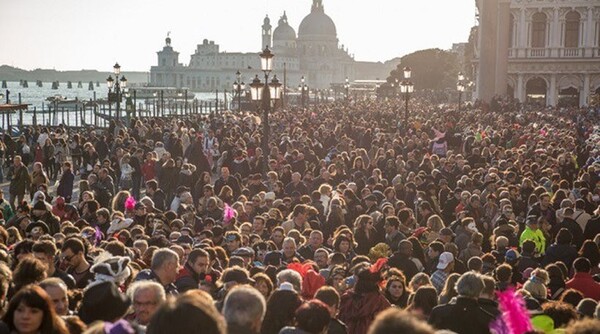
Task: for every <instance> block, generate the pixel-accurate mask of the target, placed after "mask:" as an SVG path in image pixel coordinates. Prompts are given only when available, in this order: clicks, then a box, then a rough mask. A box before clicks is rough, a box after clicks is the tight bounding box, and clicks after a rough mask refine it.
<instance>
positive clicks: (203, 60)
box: [150, 0, 356, 91]
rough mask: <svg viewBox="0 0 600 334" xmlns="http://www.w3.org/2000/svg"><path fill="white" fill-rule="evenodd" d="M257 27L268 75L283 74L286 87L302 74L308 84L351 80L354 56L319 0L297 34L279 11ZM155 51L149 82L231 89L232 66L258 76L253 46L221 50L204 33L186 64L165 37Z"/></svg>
mask: <svg viewBox="0 0 600 334" xmlns="http://www.w3.org/2000/svg"><path fill="white" fill-rule="evenodd" d="M261 28H262V29H261V46H260V48H257V50H262V49H264V48H265V46H269V48H271V50H272V52H273V53H274V54H275V58H274V59H273V60H274V64H273V69H274V70H273V73H272V75H277V77H278V79H279V80H280V81H281V82H284V79H285V84H286V86H287V87H289V88H292V87H296V86H297V85H298V84H299V83H300V79H301V77H303V76H304V77H305V82H306V84H307V85H308V86H309V87H310V88H311V89H326V88H327V89H328V88H330V87H331V85H332V84H336V83H337V84H341V83H343V82H344V81H345V79H346V78H349V79H350V80H354V78H355V64H356V62H355V61H354V58H353V56H351V55H350V54H349V53H348V50H347V49H345V48H344V46H343V45H340V44H339V41H338V38H337V31H336V27H335V24H334V22H333V20H332V19H331V18H330V17H329V16H328V15H327V14H326V13H325V9H324V6H323V2H322V0H313V3H312V7H311V12H310V13H309V14H308V15H307V16H306V17H305V18H304V19H303V20H302V22H301V23H300V26H299V28H298V35H297V36H296V31H295V30H294V28H292V27H291V25H290V24H289V22H288V20H287V15H286V13H285V12H284V13H283V15H282V16H281V17H280V19H279V21H278V23H277V27H276V28H275V30H272V25H271V20H270V19H269V17H268V16H267V17H265V19H264V20H263V25H262V27H261ZM157 56H158V63H157V65H156V66H152V67H151V69H150V82H151V85H152V86H162V87H164V86H170V87H178V88H181V87H187V88H189V89H192V90H197V91H214V90H215V89H219V90H224V89H226V90H231V87H232V84H233V82H234V81H235V80H236V76H235V73H236V72H237V71H238V70H239V71H240V72H241V73H242V81H244V82H245V83H250V82H251V81H252V79H253V78H254V76H255V75H259V78H261V80H262V72H261V71H260V59H259V57H258V52H250V53H242V52H233V53H230V52H221V51H220V50H219V45H218V44H215V43H214V42H213V41H208V40H206V39H205V40H204V41H203V43H202V44H199V45H197V47H196V50H195V52H194V54H192V55H191V58H190V62H189V64H187V65H185V64H182V63H180V62H179V53H178V52H176V51H175V50H174V49H173V47H172V46H171V38H169V37H167V39H166V43H165V46H164V47H163V49H162V50H161V51H159V52H157ZM284 72H285V74H284Z"/></svg>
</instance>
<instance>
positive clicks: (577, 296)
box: [558, 289, 584, 307]
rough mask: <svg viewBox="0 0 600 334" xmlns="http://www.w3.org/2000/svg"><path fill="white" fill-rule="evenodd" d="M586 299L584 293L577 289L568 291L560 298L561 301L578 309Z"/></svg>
mask: <svg viewBox="0 0 600 334" xmlns="http://www.w3.org/2000/svg"><path fill="white" fill-rule="evenodd" d="M583 299H584V296H583V293H581V292H580V291H579V290H575V289H566V290H565V291H563V293H562V294H561V295H560V297H559V299H558V300H559V301H561V302H563V303H567V304H569V305H571V306H573V307H576V306H577V305H578V304H579V302H581V301H582V300H583Z"/></svg>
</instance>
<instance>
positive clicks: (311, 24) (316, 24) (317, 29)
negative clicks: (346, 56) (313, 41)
mask: <svg viewBox="0 0 600 334" xmlns="http://www.w3.org/2000/svg"><path fill="white" fill-rule="evenodd" d="M307 35H318V36H327V37H334V38H335V37H337V31H336V29H335V23H333V20H332V19H331V18H330V17H329V16H328V15H327V14H325V10H324V9H323V3H322V0H313V5H312V9H311V11H310V14H308V15H307V16H306V17H305V18H304V19H303V20H302V22H301V23H300V27H299V28H298V36H307Z"/></svg>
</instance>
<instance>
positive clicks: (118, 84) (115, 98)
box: [106, 63, 127, 120]
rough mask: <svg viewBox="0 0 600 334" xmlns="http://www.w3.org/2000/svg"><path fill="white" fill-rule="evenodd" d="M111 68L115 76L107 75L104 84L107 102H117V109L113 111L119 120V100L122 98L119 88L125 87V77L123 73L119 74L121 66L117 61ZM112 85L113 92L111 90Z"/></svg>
mask: <svg viewBox="0 0 600 334" xmlns="http://www.w3.org/2000/svg"><path fill="white" fill-rule="evenodd" d="M113 70H114V72H113V73H114V74H115V78H114V79H113V78H112V76H110V75H109V76H108V78H107V79H106V85H107V86H108V103H111V102H116V103H117V109H116V111H115V113H116V115H117V120H119V118H120V117H121V110H120V108H121V100H122V99H123V94H122V92H121V89H125V88H126V87H127V79H126V78H125V76H124V75H121V66H119V63H116V64H115V66H113ZM113 87H114V93H113V91H112V88H113Z"/></svg>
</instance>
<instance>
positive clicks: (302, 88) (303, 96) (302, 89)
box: [298, 76, 308, 109]
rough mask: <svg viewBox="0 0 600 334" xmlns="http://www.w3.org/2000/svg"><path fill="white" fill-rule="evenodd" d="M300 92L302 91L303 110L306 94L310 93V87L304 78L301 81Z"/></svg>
mask: <svg viewBox="0 0 600 334" xmlns="http://www.w3.org/2000/svg"><path fill="white" fill-rule="evenodd" d="M298 90H300V94H301V95H300V96H301V99H302V109H304V107H305V103H306V102H305V94H306V92H307V91H308V85H307V84H306V83H305V80H304V76H302V78H301V79H300V84H299V85H298Z"/></svg>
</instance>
